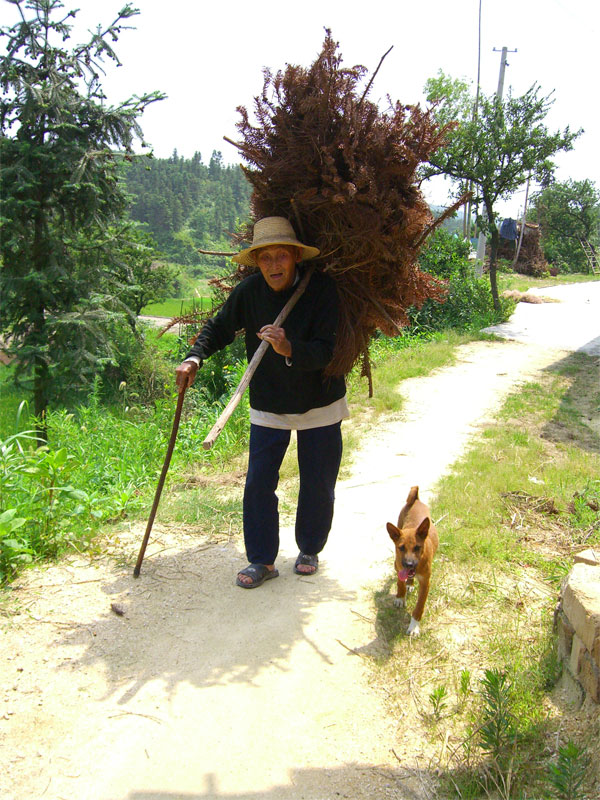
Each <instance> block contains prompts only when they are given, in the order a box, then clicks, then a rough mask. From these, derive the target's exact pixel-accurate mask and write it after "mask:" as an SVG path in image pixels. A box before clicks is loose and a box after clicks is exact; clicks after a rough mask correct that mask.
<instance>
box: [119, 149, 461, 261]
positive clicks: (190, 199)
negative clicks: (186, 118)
mask: <svg viewBox="0 0 600 800" xmlns="http://www.w3.org/2000/svg"><path fill="white" fill-rule="evenodd" d="M125 181H126V184H127V189H128V191H129V193H130V194H131V208H130V214H131V217H132V218H133V219H135V220H137V221H138V222H140V223H142V224H143V225H144V227H145V228H146V229H147V230H148V232H149V233H150V234H151V235H152V237H153V238H154V240H155V241H156V242H157V244H158V246H159V248H160V249H161V250H162V252H163V253H164V254H165V255H166V256H167V258H169V259H170V260H171V261H173V262H175V263H178V264H182V265H184V266H191V267H196V268H197V269H195V270H194V272H198V273H206V272H208V273H213V274H214V272H215V270H217V269H218V268H220V267H225V266H227V265H228V264H229V259H227V258H225V257H223V258H221V259H219V258H215V257H214V256H201V255H200V254H199V253H198V248H200V249H203V250H229V249H230V248H231V242H230V234H231V233H232V232H233V231H235V230H236V228H237V227H238V225H239V224H240V222H243V221H244V220H246V219H248V217H249V216H250V194H251V187H250V184H249V183H248V181H247V180H246V178H245V177H244V173H243V172H242V170H241V168H240V166H239V165H237V164H233V165H232V164H224V163H223V157H222V155H221V153H220V152H218V151H213V153H212V155H211V157H210V161H209V162H208V165H206V164H204V163H203V162H202V156H201V154H200V153H194V156H193V157H192V158H189V159H186V158H183V157H180V156H179V155H178V154H177V150H174V151H173V154H172V156H171V157H170V158H140V159H136V160H135V161H134V162H133V163H131V164H128V165H126V167H125ZM430 208H431V211H432V213H433V214H434V216H439V215H440V214H441V213H442V211H444V210H445V207H444V206H438V205H432V206H430ZM443 227H444V228H446V229H447V230H449V231H451V232H454V231H461V230H462V214H460V213H459V215H457V216H455V217H454V218H452V219H448V220H446V221H445V222H444V223H443Z"/></svg>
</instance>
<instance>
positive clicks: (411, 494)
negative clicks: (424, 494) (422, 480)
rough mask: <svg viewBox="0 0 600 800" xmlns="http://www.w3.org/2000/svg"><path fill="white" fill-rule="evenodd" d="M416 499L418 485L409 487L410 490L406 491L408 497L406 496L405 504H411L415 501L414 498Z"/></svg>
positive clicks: (417, 497)
mask: <svg viewBox="0 0 600 800" xmlns="http://www.w3.org/2000/svg"><path fill="white" fill-rule="evenodd" d="M418 499H419V487H418V486H413V487H412V488H411V490H410V492H409V493H408V497H407V498H406V505H407V506H412V504H413V503H414V502H415V500H418Z"/></svg>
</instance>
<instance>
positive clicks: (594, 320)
mask: <svg viewBox="0 0 600 800" xmlns="http://www.w3.org/2000/svg"><path fill="white" fill-rule="evenodd" d="M530 294H536V295H539V296H541V297H548V298H551V299H552V300H556V301H558V302H554V303H540V304H533V303H518V305H517V307H516V309H515V313H514V314H513V315H512V317H511V318H510V320H509V321H508V322H505V323H503V324H502V325H493V326H492V327H490V328H486V329H485V331H486V333H495V334H496V335H497V336H501V337H502V338H503V339H515V340H516V341H519V342H525V343H527V344H539V345H542V346H545V347H550V348H555V349H558V350H569V351H580V352H582V353H588V354H589V355H600V281H598V282H589V283H571V284H568V285H565V286H552V287H548V288H545V289H532V290H530Z"/></svg>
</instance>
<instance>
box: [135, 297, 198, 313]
mask: <svg viewBox="0 0 600 800" xmlns="http://www.w3.org/2000/svg"><path fill="white" fill-rule="evenodd" d="M212 303H213V300H212V298H210V297H170V298H168V299H167V300H163V301H162V302H161V303H150V304H149V305H147V306H145V307H144V308H143V309H142V314H144V315H146V316H149V317H171V318H172V317H181V316H183V314H188V313H189V312H190V311H193V310H194V309H200V310H201V311H210V310H211V309H212Z"/></svg>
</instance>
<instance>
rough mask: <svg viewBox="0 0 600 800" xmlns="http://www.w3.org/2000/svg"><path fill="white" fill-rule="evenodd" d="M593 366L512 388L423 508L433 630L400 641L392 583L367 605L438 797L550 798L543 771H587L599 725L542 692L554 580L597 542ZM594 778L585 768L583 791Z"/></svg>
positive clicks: (391, 685) (579, 364) (578, 358)
mask: <svg viewBox="0 0 600 800" xmlns="http://www.w3.org/2000/svg"><path fill="white" fill-rule="evenodd" d="M596 361H597V360H596V359H594V358H592V357H589V356H584V355H582V354H574V355H572V356H569V357H567V358H565V359H564V360H563V361H561V362H559V363H557V364H554V365H553V366H552V367H551V368H549V369H547V370H545V371H544V372H543V373H542V374H541V376H540V378H539V380H537V381H535V382H532V383H529V384H527V385H525V386H523V387H521V388H520V389H519V390H518V391H517V392H515V393H514V394H513V395H512V396H510V397H509V398H508V399H507V401H506V403H505V405H504V407H503V409H502V410H501V412H500V413H499V414H498V416H497V419H496V421H495V424H493V425H490V426H488V427H487V428H486V429H485V430H484V431H483V432H482V435H481V437H480V438H479V439H478V440H477V441H476V442H475V443H474V445H473V446H472V447H471V449H470V450H469V451H468V452H467V453H466V454H465V455H464V457H463V458H461V459H460V461H459V462H457V463H456V464H455V465H454V469H453V472H452V474H450V475H448V476H447V477H445V478H443V479H442V480H441V481H440V482H439V484H438V487H437V493H436V498H435V500H434V502H433V503H432V506H433V512H434V518H435V519H436V520H441V521H440V522H439V524H438V529H439V530H440V540H441V542H440V550H439V552H438V556H437V557H436V561H435V564H434V580H433V584H432V590H431V593H430V598H429V603H428V608H427V611H426V614H427V618H428V619H430V620H435V624H433V623H432V624H431V625H428V626H424V632H423V634H422V636H421V637H420V639H419V640H417V641H410V643H409V642H408V641H407V638H406V634H405V632H404V631H405V627H406V622H407V617H406V615H399V614H398V612H397V610H396V609H391V607H390V601H389V591H390V586H385V587H382V590H381V592H379V593H378V594H377V596H376V597H375V603H376V607H377V612H376V613H377V620H376V626H377V632H378V637H379V640H380V642H381V643H382V645H383V650H382V653H381V655H380V656H379V658H378V659H377V663H378V670H377V675H378V679H379V680H380V681H381V682H382V683H383V684H384V685H385V686H386V691H387V692H388V696H389V697H390V702H391V704H392V706H393V707H394V708H395V709H397V710H398V713H400V712H401V713H402V716H403V726H405V727H407V728H411V729H412V730H413V735H419V729H420V736H422V738H423V741H424V742H427V746H426V749H427V750H428V752H429V755H430V758H431V764H432V766H433V765H435V766H436V767H441V768H442V778H441V782H442V787H443V790H444V793H443V795H442V796H444V797H445V798H448V799H449V798H454V797H455V798H473V800H474V799H475V798H486V797H489V798H492V797H493V798H507V799H508V798H519V799H520V800H534V798H536V799H537V798H541V797H555V796H556V797H559V796H561V797H562V796H563V795H555V794H552V793H551V791H552V790H551V785H553V784H552V782H551V780H550V777H549V776H551V775H555V777H556V773H553V772H552V767H553V765H554V766H556V765H557V764H559V763H560V764H561V766H560V768H559V767H557V769H559V771H560V770H563V771H564V772H565V774H564V775H562V773H561V775H559V776H558V778H556V780H558V781H559V782H560V781H561V780H562V779H563V778H564V780H565V781H566V782H567V783H568V781H569V780H571V777H570V774H571V773H570V772H569V770H572V771H573V773H574V774H577V775H579V774H580V771H581V770H580V767H581V764H584V763H586V759H587V753H589V752H592V754H593V757H592V759H591V762H590V763H594V761H595V759H596V760H597V758H598V757H599V755H600V753H599V748H598V742H597V739H596V738H595V737H594V736H593V735H592V733H593V729H594V728H593V726H594V725H597V719H595V717H593V716H592V717H590V721H589V725H590V727H589V728H588V727H586V724H585V722H584V721H583V718H582V715H581V712H580V713H579V715H575V714H570V712H569V709H568V708H567V709H565V708H562V707H561V706H560V702H559V701H558V699H557V698H556V697H555V696H554V695H553V692H552V690H553V687H554V686H555V684H556V682H557V679H558V677H559V675H560V664H559V662H558V657H557V652H556V642H555V637H554V633H553V625H552V622H553V611H554V606H555V604H556V600H557V598H558V593H559V591H560V581H561V579H562V578H563V577H564V575H565V574H566V572H567V571H568V569H569V568H570V566H571V563H572V554H573V552H574V551H576V550H579V549H582V548H583V547H584V546H594V545H595V546H598V544H600V480H599V479H598V476H599V475H600V438H599V435H598V430H599V429H598V422H599V419H598V407H597V405H595V403H596V402H597V396H596V397H595V396H594V392H593V391H589V387H593V386H595V387H597V363H596ZM399 617H400V618H401V620H402V625H401V626H400V624H399V621H398V618H399ZM409 644H410V646H409ZM425 664H427V669H426V670H423V665H425ZM465 671H466V672H467V673H468V674H469V675H470V688H469V690H468V691H466V690H465V689H464V678H463V676H464V674H465ZM488 673H489V674H488ZM490 675H491V677H490ZM406 676H412V678H410V681H409V687H410V698H407V689H408V688H409V687H408V686H407V678H406ZM502 676H503V677H502ZM486 680H488V684H487V689H484V683H485V681H486ZM490 680H492V682H493V681H496V684H494V685H492V686H491V688H490V684H489V681H490ZM461 686H462V687H463V688H462V689H461ZM396 687H397V688H396ZM499 687H500V688H499ZM507 687H508V688H507ZM505 690H506V691H505ZM486 691H487V695H486V693H485V692H486ZM494 692H496V694H494ZM503 692H504V694H505V696H504V695H502V693H503ZM501 695H502V697H504V699H503V700H502V697H501ZM494 698H495V700H494ZM407 700H408V701H409V702H407ZM501 700H502V702H505V704H506V714H507V715H508V716H507V717H506V720H508V721H507V728H506V731H505V733H506V736H504V738H502V737H501V736H500V732H498V731H496V733H497V735H498V740H497V742H496V744H497V747H496V745H494V741H495V740H494V738H493V736H494V735H495V734H494V724H495V722H497V717H496V716H495V712H493V711H490V708H493V704H494V702H498V703H499V702H500V701H501ZM596 717H597V713H596ZM492 723H494V724H492ZM509 723H510V724H509ZM486 725H487V728H485V726H486ZM486 730H487V734H488V740H487V743H486V740H485V737H482V732H485V731H486ZM490 737H491V738H490ZM570 745H572V746H573V747H575V750H574V751H573V750H571V751H570V752H571V756H573V759H574V760H572V761H571V762H568V759H567V762H568V763H567V762H565V757H566V756H564V754H563V757H562V762H560V758H559V756H560V754H559V747H560V748H563V749H564V748H565V747H568V746H570ZM424 747H425V745H424ZM565 752H566V751H565ZM573 754H574V755H573ZM567 755H568V754H567ZM578 770H579V771H578ZM592 782H593V776H592V775H591V774H590V773H589V770H588V773H587V774H586V777H585V779H584V781H583V783H584V785H585V786H587V788H588V790H590V789H591V786H592ZM565 796H566V795H565ZM575 796H577V797H582V798H583V797H584V796H585V794H583V793H582V794H581V795H579V794H578V795H573V797H575ZM589 796H590V797H591V796H592V795H589Z"/></svg>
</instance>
